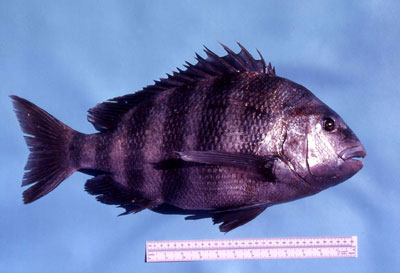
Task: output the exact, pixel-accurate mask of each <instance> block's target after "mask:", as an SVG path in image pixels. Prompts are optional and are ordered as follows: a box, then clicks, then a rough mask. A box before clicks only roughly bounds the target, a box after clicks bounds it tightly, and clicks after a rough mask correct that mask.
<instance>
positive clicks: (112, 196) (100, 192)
mask: <svg viewBox="0 0 400 273" xmlns="http://www.w3.org/2000/svg"><path fill="white" fill-rule="evenodd" d="M85 190H86V191H87V192H88V193H90V194H92V195H96V199H97V201H99V202H101V203H104V204H108V205H119V207H121V208H124V209H125V212H123V213H121V214H120V215H127V214H130V213H137V212H139V211H142V210H144V209H152V208H154V207H156V206H158V205H159V204H160V202H159V200H148V199H145V198H142V197H138V194H137V193H134V192H132V191H131V190H129V189H128V188H126V187H124V186H123V185H121V184H120V183H118V182H117V181H115V180H114V179H113V177H112V176H111V175H109V174H102V175H98V176H96V177H94V178H92V179H89V180H88V181H87V182H86V184H85Z"/></svg>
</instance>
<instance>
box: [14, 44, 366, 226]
mask: <svg viewBox="0 0 400 273" xmlns="http://www.w3.org/2000/svg"><path fill="white" fill-rule="evenodd" d="M221 45H222V44H221ZM222 46H223V47H224V49H225V50H226V52H227V55H225V56H223V57H220V56H218V55H216V54H215V53H213V52H212V51H211V50H209V49H208V48H206V47H205V50H204V51H205V53H206V55H207V57H206V58H203V57H201V56H200V55H198V54H196V60H197V63H196V64H195V65H193V64H190V63H188V62H186V65H184V66H185V68H186V69H185V70H181V69H179V68H178V71H177V72H173V74H172V75H169V74H167V75H168V77H167V78H164V79H160V80H159V81H155V84H153V85H150V86H147V87H145V88H144V89H143V90H141V91H138V92H136V93H133V94H128V95H125V96H121V97H116V98H113V99H110V100H108V101H105V102H103V103H101V104H98V105H97V106H96V107H94V108H92V109H90V110H89V115H88V120H89V121H90V122H91V123H92V124H93V125H94V127H95V128H96V129H97V130H98V133H95V134H83V133H80V132H77V131H75V130H73V129H71V128H70V127H68V126H67V125H65V124H63V123H62V122H60V121H59V120H57V119H56V118H54V117H53V116H51V115H50V114H48V113H47V112H45V111H44V110H42V109H41V108H39V107H38V106H36V105H34V104H32V103H31V102H29V101H27V100H25V99H23V98H20V97H17V96H11V98H12V101H13V104H14V109H15V112H16V115H17V118H18V120H19V122H20V125H21V127H22V131H23V132H24V133H25V134H26V136H25V140H26V142H27V145H28V147H29V150H30V155H29V158H28V162H27V165H26V167H25V170H26V172H25V174H24V177H23V182H22V186H27V185H31V186H30V187H29V188H28V189H26V190H25V191H24V193H23V199H24V203H31V202H33V201H35V200H37V199H39V198H41V197H43V196H44V195H46V194H47V193H49V192H50V191H52V190H54V189H55V188H56V187H57V186H58V185H59V184H60V183H61V182H62V181H63V180H65V179H66V178H67V177H68V176H70V175H71V174H72V173H73V172H75V171H80V172H83V173H86V174H89V175H92V176H93V178H91V179H89V180H88V181H87V182H86V184H85V190H86V191H87V192H88V193H90V194H92V195H95V196H96V199H97V200H98V201H100V202H102V203H105V204H113V205H118V206H120V207H122V208H124V209H125V212H124V213H122V214H129V213H133V212H134V213H136V212H139V211H141V210H144V209H150V210H153V211H155V212H158V213H163V214H182V215H188V216H187V217H186V218H185V219H191V220H194V219H200V218H206V217H210V218H212V219H213V222H214V224H220V226H219V228H220V230H221V231H222V232H228V231H230V230H232V229H234V228H236V227H238V226H241V225H243V224H245V223H247V222H249V221H251V220H253V219H254V218H255V217H257V216H258V215H259V214H260V213H262V212H263V211H264V210H265V209H266V208H267V207H269V206H272V205H275V204H279V203H283V202H288V201H293V200H295V199H299V198H303V197H306V196H310V195H313V194H316V193H318V192H320V191H322V190H324V189H327V188H329V187H332V186H335V185H337V184H338V183H340V182H343V181H345V180H346V179H348V178H350V177H351V176H353V175H354V174H355V173H357V172H358V171H359V170H360V169H361V168H362V166H363V164H362V162H361V161H360V160H357V159H356V158H358V157H365V155H366V152H365V149H364V147H363V146H362V144H361V143H360V141H359V139H358V138H357V137H356V135H355V134H354V133H353V132H352V130H351V129H350V128H349V127H348V126H347V125H346V123H345V122H344V121H343V120H342V118H341V117H340V116H339V115H338V114H336V113H335V112H334V111H333V110H332V109H330V108H329V107H328V106H327V105H325V104H324V103H323V102H322V101H320V100H319V99H318V98H317V97H316V96H315V95H313V94H312V93H311V92H310V91H309V90H307V89H306V88H305V87H303V86H301V85H299V84H297V83H294V82H292V81H290V80H288V79H285V78H281V77H278V76H277V75H276V73H275V68H274V67H272V66H271V64H270V63H269V64H268V65H266V63H265V61H264V59H263V57H262V55H261V54H260V53H259V52H258V53H259V56H260V58H259V59H255V58H253V56H252V55H251V54H250V53H249V52H248V51H247V50H246V49H245V48H244V47H243V46H241V45H240V44H239V47H240V51H239V53H235V52H233V51H232V50H231V49H229V48H228V47H226V46H225V45H222Z"/></svg>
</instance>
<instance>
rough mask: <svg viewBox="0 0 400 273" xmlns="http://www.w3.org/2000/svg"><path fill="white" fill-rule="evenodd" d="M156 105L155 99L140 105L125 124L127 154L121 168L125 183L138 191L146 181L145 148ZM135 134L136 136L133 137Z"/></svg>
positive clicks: (124, 135)
mask: <svg viewBox="0 0 400 273" xmlns="http://www.w3.org/2000/svg"><path fill="white" fill-rule="evenodd" d="M153 106H154V103H153V101H151V102H148V103H147V104H145V105H142V106H139V107H138V108H136V109H135V110H134V112H133V113H130V115H129V116H128V119H127V120H126V125H125V126H123V128H122V130H123V131H125V132H123V133H122V135H123V137H124V138H123V139H122V142H125V143H127V145H124V146H125V147H126V149H127V150H126V151H125V153H126V156H125V157H124V158H123V170H121V172H122V174H121V176H122V180H123V184H125V185H127V186H128V187H129V188H130V189H131V190H133V191H136V190H138V189H141V187H142V185H143V184H144V183H145V182H146V181H145V180H146V178H145V177H144V176H143V164H145V162H144V158H145V156H144V154H143V152H144V150H143V147H144V145H145V142H146V129H147V128H148V121H149V118H150V116H151V110H152V108H153ZM132 136H135V137H132Z"/></svg>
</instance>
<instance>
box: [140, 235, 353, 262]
mask: <svg viewBox="0 0 400 273" xmlns="http://www.w3.org/2000/svg"><path fill="white" fill-rule="evenodd" d="M297 258H357V236H344V237H303V238H269V239H268V238H265V239H264V238H260V239H217V240H175V241H148V242H146V262H148V263H152V262H182V261H207V260H243V259H297Z"/></svg>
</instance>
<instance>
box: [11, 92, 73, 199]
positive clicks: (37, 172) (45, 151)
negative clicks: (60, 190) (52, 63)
mask: <svg viewBox="0 0 400 273" xmlns="http://www.w3.org/2000/svg"><path fill="white" fill-rule="evenodd" d="M10 97H11V99H12V101H13V104H14V110H15V113H16V114H17V118H18V121H19V123H20V125H21V128H22V131H23V132H24V133H25V134H26V135H25V136H24V137H25V141H26V143H27V145H28V148H29V150H30V154H29V158H28V162H27V163H26V166H25V174H24V178H23V180H22V186H26V185H30V184H34V185H32V186H31V187H29V188H28V189H27V190H25V191H24V193H23V197H24V203H25V204H28V203H31V202H33V201H35V200H37V199H39V198H41V197H42V196H44V195H46V194H47V193H49V192H50V191H52V190H54V189H55V188H56V187H57V186H58V185H59V184H60V183H61V182H62V181H63V180H64V179H66V178H67V177H68V176H70V175H71V174H72V173H73V172H74V171H75V169H74V168H73V166H72V164H71V161H70V160H69V156H68V145H69V142H70V139H72V137H73V135H74V134H75V133H78V132H76V131H74V130H72V129H71V128H69V127H68V126H67V125H65V124H63V123H62V122H60V121H58V120H57V119H55V118H54V117H53V116H51V115H50V114H49V113H47V112H46V111H44V110H43V109H40V108H39V107H37V106H36V105H34V104H33V103H31V102H29V101H27V100H25V99H23V98H20V97H17V96H10Z"/></svg>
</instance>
